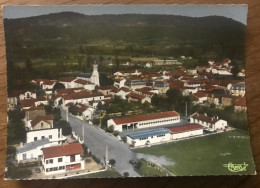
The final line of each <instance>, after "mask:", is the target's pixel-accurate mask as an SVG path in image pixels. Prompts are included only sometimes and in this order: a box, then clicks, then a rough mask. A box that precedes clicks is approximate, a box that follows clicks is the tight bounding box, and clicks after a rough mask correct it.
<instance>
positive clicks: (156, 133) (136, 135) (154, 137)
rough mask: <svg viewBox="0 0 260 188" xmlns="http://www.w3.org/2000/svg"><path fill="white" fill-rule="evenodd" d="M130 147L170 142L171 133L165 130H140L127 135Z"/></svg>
mask: <svg viewBox="0 0 260 188" xmlns="http://www.w3.org/2000/svg"><path fill="white" fill-rule="evenodd" d="M126 138H127V143H128V144H129V145H132V146H135V147H138V146H145V145H150V144H156V143H163V142H167V141H170V139H171V133H170V131H169V130H167V129H165V128H155V129H148V130H139V131H135V132H132V133H128V134H127V135H126Z"/></svg>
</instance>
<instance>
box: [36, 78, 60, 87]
mask: <svg viewBox="0 0 260 188" xmlns="http://www.w3.org/2000/svg"><path fill="white" fill-rule="evenodd" d="M31 82H35V83H36V84H38V83H40V82H43V84H44V85H53V84H54V83H55V82H56V81H55V80H48V79H41V78H39V79H33V80H32V81H31Z"/></svg>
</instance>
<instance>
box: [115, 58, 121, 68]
mask: <svg viewBox="0 0 260 188" xmlns="http://www.w3.org/2000/svg"><path fill="white" fill-rule="evenodd" d="M115 64H116V71H118V70H119V66H120V63H119V59H118V57H117V55H116V56H115Z"/></svg>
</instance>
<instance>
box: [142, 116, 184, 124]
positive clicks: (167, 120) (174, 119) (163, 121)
mask: <svg viewBox="0 0 260 188" xmlns="http://www.w3.org/2000/svg"><path fill="white" fill-rule="evenodd" d="M178 119H179V118H177V117H176V118H173V119H166V120H161V121H152V122H147V123H140V124H139V125H140V126H141V125H151V124H155V123H165V122H169V121H176V120H178Z"/></svg>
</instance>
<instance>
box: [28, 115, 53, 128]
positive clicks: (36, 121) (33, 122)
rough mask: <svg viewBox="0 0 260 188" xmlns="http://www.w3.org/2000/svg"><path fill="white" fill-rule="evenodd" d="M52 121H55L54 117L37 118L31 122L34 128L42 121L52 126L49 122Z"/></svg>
mask: <svg viewBox="0 0 260 188" xmlns="http://www.w3.org/2000/svg"><path fill="white" fill-rule="evenodd" d="M50 120H54V117H53V116H52V115H46V116H37V117H36V118H35V119H34V120H32V121H31V126H32V127H34V126H35V125H37V124H38V123H40V122H41V121H44V122H46V123H48V124H50V125H51V123H50V122H49V121H50Z"/></svg>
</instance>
